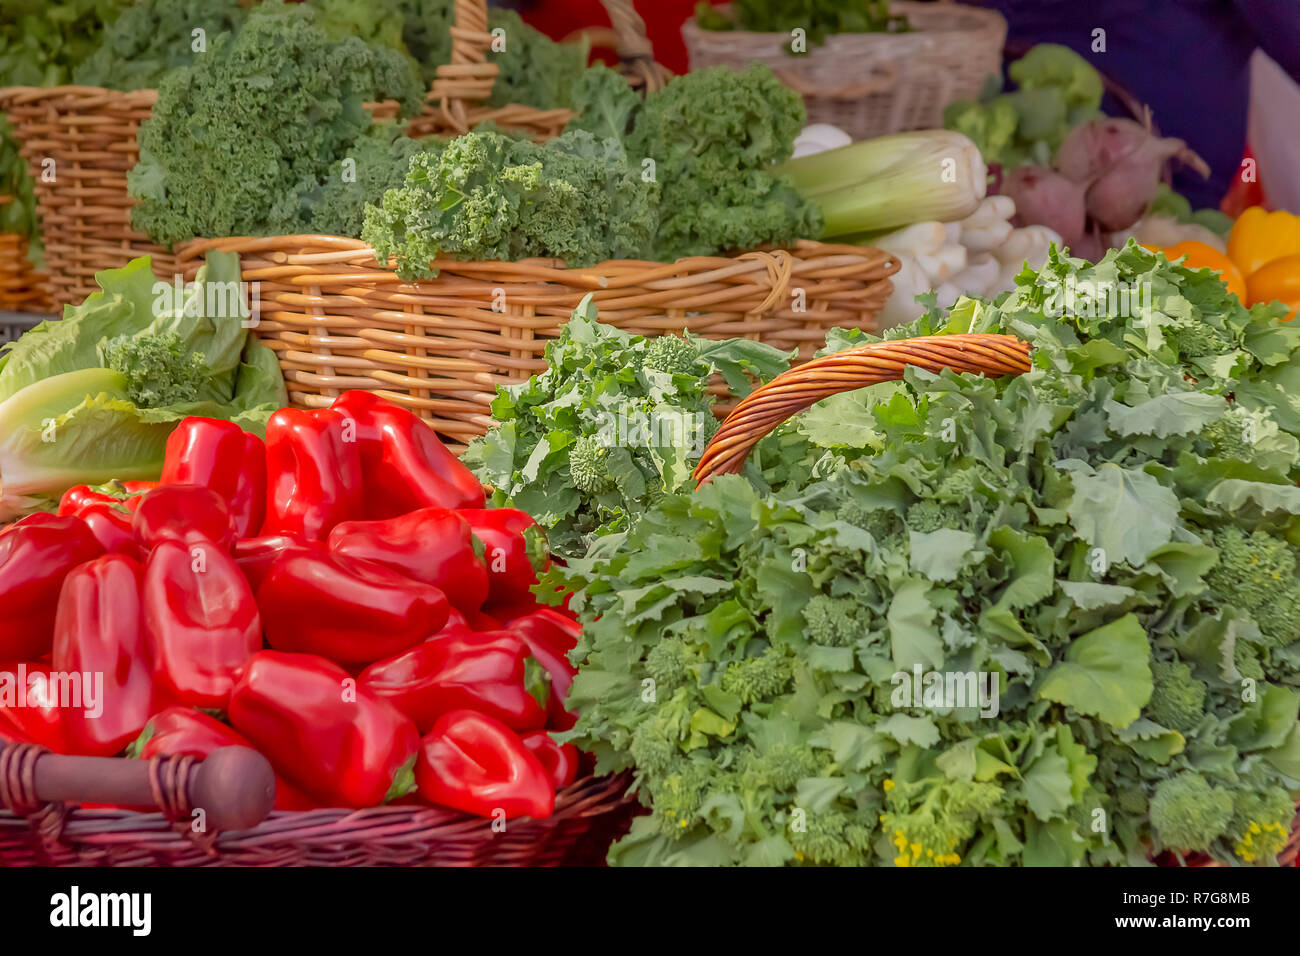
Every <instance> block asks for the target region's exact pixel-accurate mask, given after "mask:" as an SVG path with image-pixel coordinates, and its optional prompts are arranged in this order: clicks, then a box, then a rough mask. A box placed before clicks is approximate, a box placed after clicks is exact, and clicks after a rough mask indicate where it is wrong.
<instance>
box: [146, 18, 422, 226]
mask: <svg viewBox="0 0 1300 956" xmlns="http://www.w3.org/2000/svg"><path fill="white" fill-rule="evenodd" d="M384 99H397V100H399V101H400V102H401V103H402V104H403V106H404V107H405V108H406V109H407V110H409V111H414V110H416V109H418V108H419V106H420V103H421V101H422V99H423V90H422V89H421V86H420V82H419V79H418V78H417V77H416V74H415V71H414V68H413V66H412V65H411V63H410V61H409V59H407V58H406V57H404V56H403V55H402V54H400V53H398V52H397V51H395V50H391V49H386V48H381V47H372V46H367V45H366V44H365V43H364V42H362V41H361V40H359V39H356V38H355V37H352V38H349V39H347V40H343V41H341V42H333V41H331V40H330V39H329V37H328V36H327V35H326V34H325V33H324V31H322V30H321V29H320V28H319V27H318V26H317V25H316V23H315V20H314V14H313V12H312V10H311V9H310V8H308V7H305V6H302V5H299V4H292V5H283V4H279V3H265V4H263V5H261V6H259V7H258V8H256V9H255V10H254V11H253V12H251V13H250V14H249V15H248V19H247V21H246V22H245V24H244V27H243V28H242V29H241V30H240V31H239V32H238V33H235V34H229V33H227V34H222V35H220V36H218V37H217V38H216V39H215V40H212V41H211V43H210V47H209V52H208V53H207V54H205V55H204V56H202V57H201V58H199V59H197V60H195V62H194V65H193V66H188V67H181V68H179V69H176V70H173V71H172V72H171V73H169V74H167V76H166V77H165V78H164V79H163V81H162V83H161V85H160V86H159V90H158V103H157V105H155V107H154V110H153V115H152V117H151V118H150V119H149V120H148V121H147V122H145V123H144V124H142V126H141V128H140V162H139V163H138V164H137V165H136V167H135V169H134V170H132V171H131V173H130V174H129V176H128V183H129V185H130V188H131V192H132V194H133V195H134V196H136V197H137V198H138V199H139V200H140V204H139V205H138V206H137V207H136V209H135V210H134V211H133V222H134V223H135V225H136V226H137V228H139V229H141V230H142V231H144V232H146V233H148V234H149V236H150V237H151V238H153V239H154V240H155V241H158V242H163V243H175V242H179V241H182V240H186V239H190V238H193V237H195V236H230V235H276V234H283V233H286V232H294V231H299V227H300V226H301V218H300V217H301V210H302V206H303V203H304V196H307V195H310V194H312V193H314V192H315V191H316V190H317V189H319V188H320V187H321V186H322V185H324V184H325V183H326V182H327V181H328V178H329V176H330V173H331V171H332V170H333V169H334V167H335V165H336V164H337V163H338V161H339V160H341V159H342V158H343V157H345V156H346V155H348V154H349V151H350V150H351V149H352V148H353V145H354V144H355V143H356V141H357V140H358V138H359V137H361V136H362V135H363V134H364V133H366V131H367V130H368V129H369V128H370V126H371V121H370V117H369V115H368V114H367V112H366V110H365V109H364V108H363V106H362V104H363V103H365V102H371V101H377V100H384Z"/></svg>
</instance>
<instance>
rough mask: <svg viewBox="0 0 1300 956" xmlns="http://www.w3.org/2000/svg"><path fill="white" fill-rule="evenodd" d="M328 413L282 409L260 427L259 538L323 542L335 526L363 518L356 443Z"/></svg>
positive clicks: (340, 419)
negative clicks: (262, 494) (263, 486)
mask: <svg viewBox="0 0 1300 956" xmlns="http://www.w3.org/2000/svg"><path fill="white" fill-rule="evenodd" d="M350 437H352V438H354V437H355V436H353V435H352V434H351V430H350V428H349V427H347V426H346V423H345V419H344V416H343V415H342V414H341V413H339V412H336V411H332V410H331V409H328V408H321V409H317V410H316V411H311V412H305V411H302V410H300V409H296V408H282V409H280V410H279V411H278V412H276V413H275V414H274V415H272V416H271V418H270V421H268V422H267V425H266V471H267V496H266V522H265V523H264V524H263V525H262V529H261V530H262V534H264V535H268V534H282V533H289V534H297V535H301V536H302V537H304V538H307V539H308V540H311V541H323V540H324V539H325V536H326V535H328V534H329V533H330V529H332V528H333V527H334V526H335V525H336V524H338V523H339V522H340V521H351V520H353V519H356V518H364V517H365V510H366V509H365V497H366V494H368V493H369V490H368V489H367V490H365V491H363V489H362V484H361V452H360V450H359V442H358V441H356V440H353V441H348V440H347V439H348V438H350Z"/></svg>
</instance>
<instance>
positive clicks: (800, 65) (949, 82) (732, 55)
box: [682, 0, 1007, 140]
mask: <svg viewBox="0 0 1300 956" xmlns="http://www.w3.org/2000/svg"><path fill="white" fill-rule="evenodd" d="M716 9H717V11H718V12H719V13H721V14H723V15H725V14H726V13H727V11H728V9H729V7H726V6H722V7H718V8H716ZM890 12H891V13H893V14H895V15H901V16H905V17H907V19H908V22H909V23H910V25H911V28H912V29H911V30H910V31H909V32H903V33H840V34H834V35H832V36H828V37H827V38H826V42H825V43H824V44H820V45H813V44H812V43H809V46H808V53H807V54H806V55H801V56H795V55H792V54H791V53H790V52H789V49H790V35H789V34H788V33H749V32H744V31H739V30H705V29H702V28H701V27H700V26H699V24H697V23H696V22H695V21H694V20H693V19H692V20H688V21H687V22H686V23H685V24H683V26H682V38H683V39H684V40H685V41H686V48H687V51H688V53H689V54H690V60H691V69H692V70H699V69H703V68H704V67H709V66H729V67H732V68H733V69H742V68H744V67H746V66H748V65H749V64H750V63H753V62H755V61H757V62H760V63H765V64H767V66H769V67H771V68H772V70H773V72H775V73H776V75H777V76H778V77H780V79H781V81H782V82H783V83H785V84H786V85H787V86H789V87H791V88H792V89H794V90H797V91H798V92H799V93H800V94H802V96H803V98H804V105H805V106H806V107H807V109H808V122H809V123H832V124H834V125H835V126H838V127H840V128H841V129H843V130H844V131H845V132H847V133H848V134H849V135H850V136H852V137H853V138H854V139H855V140H860V139H870V138H872V137H874V136H884V135H885V134H887V133H898V132H902V131H904V130H913V129H938V128H941V127H942V126H943V109H944V107H945V106H947V105H948V104H949V103H951V102H953V101H954V100H960V99H975V98H976V97H977V96H978V95H979V92H980V89H981V87H983V85H984V82H985V80H986V79H987V78H988V77H989V76H990V75H992V74H996V73H1000V72H1001V70H1002V45H1003V43H1004V42H1005V41H1006V36H1007V23H1006V20H1004V19H1003V18H1002V15H1001V14H999V13H997V12H996V11H993V10H983V9H979V8H976V7H967V6H962V5H961V4H958V3H946V2H939V3H914V2H907V0H898V2H895V3H891V4H890Z"/></svg>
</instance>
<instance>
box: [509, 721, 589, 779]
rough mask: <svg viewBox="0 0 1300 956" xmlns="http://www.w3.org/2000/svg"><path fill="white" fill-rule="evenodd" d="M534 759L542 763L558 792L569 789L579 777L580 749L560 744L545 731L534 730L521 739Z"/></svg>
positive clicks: (571, 745)
mask: <svg viewBox="0 0 1300 956" xmlns="http://www.w3.org/2000/svg"><path fill="white" fill-rule="evenodd" d="M519 739H520V740H522V741H523V744H524V746H525V747H527V748H528V750H529V752H531V753H532V755H533V756H534V757H536V758H537V759H538V760H540V761H541V764H542V766H543V767H545V768H546V772H547V773H548V774H550V775H551V783H552V784H553V785H554V786H555V789H556V790H559V789H560V788H561V787H567V786H568V785H569V784H571V783H573V781H574V779H575V778H576V777H577V776H578V748H577V747H575V746H574V745H573V744H562V743H558V742H557V741H556V739H555V738H554V737H552V736H551V735H550V734H549V733H547V732H546V731H544V730H534V731H533V732H532V733H530V734H524V735H523V736H522V737H520V738H519Z"/></svg>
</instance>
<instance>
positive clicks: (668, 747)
mask: <svg viewBox="0 0 1300 956" xmlns="http://www.w3.org/2000/svg"><path fill="white" fill-rule="evenodd" d="M680 739H681V738H680V736H679V732H678V729H677V725H676V724H675V723H674V722H671V721H667V720H665V719H663V717H662V715H659V714H656V715H655V716H654V717H652V718H650V719H648V720H645V721H642V722H641V723H639V724H637V726H636V729H635V730H634V731H632V742H631V744H629V745H628V754H629V755H630V756H631V757H632V760H633V761H634V762H635V763H636V765H637V768H638V769H640V770H641V771H643V772H644V773H649V774H655V775H657V776H658V775H663V774H666V773H668V772H669V771H670V770H671V768H672V767H673V766H674V764H675V763H677V761H678V758H680V757H681V750H680V749H679V748H678V746H677V744H678V741H679V740H680Z"/></svg>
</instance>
